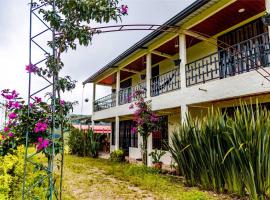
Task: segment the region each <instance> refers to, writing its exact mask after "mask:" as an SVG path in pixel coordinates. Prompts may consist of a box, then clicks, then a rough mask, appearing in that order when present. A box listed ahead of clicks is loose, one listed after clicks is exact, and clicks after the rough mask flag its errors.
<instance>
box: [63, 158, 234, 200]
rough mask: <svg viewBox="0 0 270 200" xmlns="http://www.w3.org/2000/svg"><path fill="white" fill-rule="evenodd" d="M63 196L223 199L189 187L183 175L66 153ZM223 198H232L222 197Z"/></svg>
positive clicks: (73, 197) (77, 197) (78, 197)
mask: <svg viewBox="0 0 270 200" xmlns="http://www.w3.org/2000/svg"><path fill="white" fill-rule="evenodd" d="M64 195H65V196H64V199H67V200H69V199H70V200H71V199H87V198H88V197H91V199H147V198H150V199H181V200H206V199H221V196H218V197H217V195H213V194H212V193H209V192H205V191H200V190H199V189H198V188H186V187H184V186H183V182H182V180H181V179H180V178H177V177H172V176H165V175H161V174H158V172H157V171H155V170H153V169H151V168H147V167H143V166H138V165H134V164H125V163H112V162H110V161H108V160H103V159H92V158H81V157H76V156H71V155H67V156H66V160H65V178H64ZM222 199H229V198H228V197H224V196H223V197H222Z"/></svg>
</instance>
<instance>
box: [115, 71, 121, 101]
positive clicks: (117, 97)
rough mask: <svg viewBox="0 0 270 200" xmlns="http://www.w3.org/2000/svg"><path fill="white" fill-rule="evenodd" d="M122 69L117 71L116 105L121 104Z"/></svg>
mask: <svg viewBox="0 0 270 200" xmlns="http://www.w3.org/2000/svg"><path fill="white" fill-rule="evenodd" d="M120 72H121V71H120V70H119V71H117V72H116V106H118V105H119V91H120Z"/></svg>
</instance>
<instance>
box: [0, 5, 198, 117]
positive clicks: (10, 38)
mask: <svg viewBox="0 0 270 200" xmlns="http://www.w3.org/2000/svg"><path fill="white" fill-rule="evenodd" d="M28 2H29V1H28V0H9V1H3V0H2V1H0V27H1V31H0V66H1V78H0V90H2V89H5V88H11V89H16V90H18V91H19V92H20V93H21V95H22V96H24V97H26V96H27V88H28V83H27V73H26V72H25V69H24V68H25V65H26V64H27V63H28V34H29V6H28ZM192 2H194V0H123V1H121V4H127V5H128V7H129V15H128V16H126V17H124V18H123V21H122V24H151V23H152V24H162V23H163V22H165V21H167V20H168V19H169V18H171V17H173V16H174V15H175V14H177V13H178V12H180V11H181V10H183V9H184V8H185V7H187V6H188V5H189V4H191V3H192ZM34 23H36V22H34ZM34 25H36V26H37V27H38V24H34ZM92 26H95V24H92ZM147 34H149V32H146V31H134V32H121V33H120V32H117V33H107V34H102V35H97V36H95V37H94V38H93V42H92V44H91V45H90V46H88V47H79V48H78V49H77V51H71V52H69V53H68V54H66V55H64V57H63V60H64V62H65V68H64V70H63V75H71V77H72V78H73V79H75V80H77V81H78V83H77V88H76V89H75V90H74V91H73V92H72V93H68V94H65V95H64V97H65V99H66V100H77V101H79V102H81V99H82V82H83V81H84V80H85V79H87V78H88V77H89V76H90V75H92V74H93V73H95V72H96V71H97V70H98V69H100V68H101V67H103V66H104V65H106V64H107V63H108V62H110V61H111V60H112V59H114V58H115V57H116V56H118V55H119V54H120V53H122V52H123V51H125V50H126V49H127V48H129V47H130V46H132V45H133V44H134V43H136V42H137V41H138V40H139V39H141V38H143V37H144V36H145V35H147ZM43 85H44V83H42V81H41V79H39V78H34V81H33V88H34V89H38V88H39V87H41V86H43ZM91 91H92V87H91V85H90V84H88V85H86V87H85V89H84V93H83V94H84V98H89V99H91V98H92V97H91V94H92V92H91ZM108 92H109V90H108V89H107V90H106V89H103V88H100V87H99V88H98V90H97V97H102V96H104V95H106V94H107V93H108ZM0 112H1V110H0ZM74 112H75V113H78V114H79V113H81V105H78V106H76V107H75V110H74ZM83 114H91V102H90V101H89V102H88V103H84V105H83Z"/></svg>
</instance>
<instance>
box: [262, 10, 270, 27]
mask: <svg viewBox="0 0 270 200" xmlns="http://www.w3.org/2000/svg"><path fill="white" fill-rule="evenodd" d="M262 21H263V24H264V25H265V26H270V14H269V13H267V14H266V15H265V16H263V17H262Z"/></svg>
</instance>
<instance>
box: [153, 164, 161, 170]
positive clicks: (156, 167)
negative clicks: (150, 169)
mask: <svg viewBox="0 0 270 200" xmlns="http://www.w3.org/2000/svg"><path fill="white" fill-rule="evenodd" d="M153 164H154V168H155V169H158V170H161V169H162V162H157V163H153Z"/></svg>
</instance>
